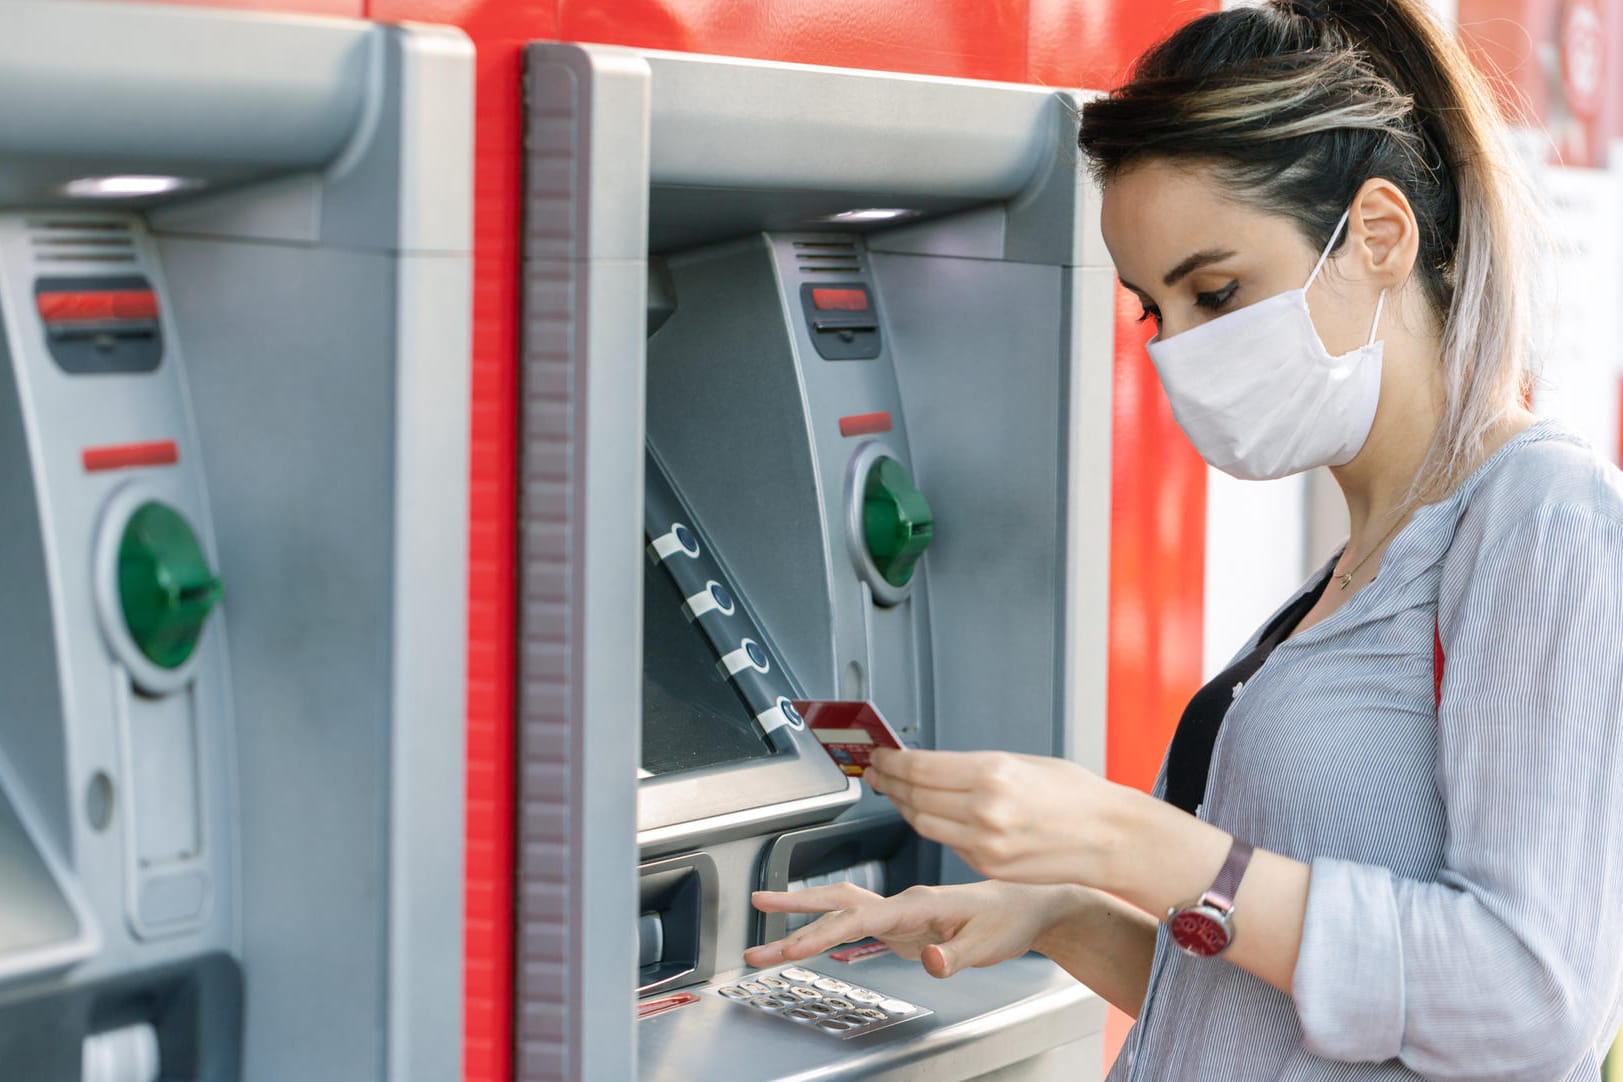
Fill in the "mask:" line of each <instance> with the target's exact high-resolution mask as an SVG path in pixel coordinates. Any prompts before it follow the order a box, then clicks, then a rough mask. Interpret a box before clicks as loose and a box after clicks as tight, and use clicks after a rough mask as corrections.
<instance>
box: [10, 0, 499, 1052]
mask: <svg viewBox="0 0 1623 1082" xmlns="http://www.w3.org/2000/svg"><path fill="white" fill-rule="evenodd" d="M472 60H473V58H472V49H471V47H470V45H469V43H468V41H467V40H466V38H464V37H463V36H462V35H461V34H460V32H457V31H451V30H444V29H434V28H421V27H418V28H399V27H385V26H379V25H373V24H368V23H363V22H358V21H341V20H330V19H309V18H289V17H279V16H267V15H250V14H244V13H221V12H212V11H205V10H199V9H195V8H162V7H148V6H145V5H138V4H126V3H114V4H97V3H78V2H72V3H70V2H61V3H33V2H29V0H19V2H11V3H5V4H0V508H3V509H4V511H3V514H4V521H5V528H4V529H3V530H0V597H3V598H4V599H5V601H4V611H5V618H4V619H3V620H0V1078H4V1079H6V1080H8V1082H80V1080H82V1082H154V1080H156V1079H158V1078H160V1077H161V1078H163V1079H166V1080H186V1082H201V1080H208V1082H236V1080H239V1079H241V1080H255V1082H287V1080H292V1079H298V1080H300V1082H321V1080H338V1082H360V1080H370V1079H383V1078H388V1079H421V1080H423V1082H430V1080H432V1082H444V1080H446V1079H453V1078H457V1077H459V1075H460V1071H461V965H462V942H461V940H462V936H461V930H462V914H461V890H462V882H461V875H460V874H459V872H460V868H461V863H462V841H461V826H462V807H463V782H462V763H463V739H464V732H463V721H462V719H463V710H464V678H463V667H464V661H463V658H464V649H465V644H464V636H465V632H464V627H465V616H464V613H465V608H466V600H465V598H466V576H467V556H466V551H465V550H466V541H465V534H466V522H467V511H466V506H467V445H468V433H467V426H468V416H469V398H468V337H469V327H468V310H469V295H470V291H471V269H470V262H471V257H470V251H471V244H470V234H471V230H470V219H471V211H470V205H471V191H470V189H471V179H470V175H471V131H472V113H473V109H472V97H473V92H472V87H473V62H472Z"/></svg>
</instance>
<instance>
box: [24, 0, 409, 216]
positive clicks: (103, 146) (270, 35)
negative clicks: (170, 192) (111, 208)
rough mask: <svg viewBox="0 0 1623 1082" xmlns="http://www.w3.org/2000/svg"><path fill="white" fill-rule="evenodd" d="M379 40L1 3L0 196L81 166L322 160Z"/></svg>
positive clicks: (210, 166) (191, 14) (355, 115)
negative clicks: (0, 166) (90, 74)
mask: <svg viewBox="0 0 1623 1082" xmlns="http://www.w3.org/2000/svg"><path fill="white" fill-rule="evenodd" d="M381 36H382V32H381V31H380V30H378V29H377V28H376V27H371V26H368V25H367V24H365V23H360V22H346V21H342V20H335V19H325V20H316V19H307V18H298V17H288V16H265V15H251V14H245V13H232V12H218V11H208V10H199V9H189V8H166V7H157V6H148V5H145V4H122V3H90V2H75V3H53V2H40V0H11V2H9V3H5V4H0V155H3V156H4V157H5V158H6V160H7V164H6V168H5V169H4V170H3V171H0V203H6V204H14V203H16V202H18V201H25V202H28V203H30V204H32V205H38V204H40V203H42V202H47V201H49V199H50V198H52V197H53V193H52V192H51V187H52V186H54V185H56V184H60V183H61V182H62V181H64V180H67V179H69V178H72V177H75V176H82V175H87V174H89V175H96V174H105V173H120V174H128V173H179V174H182V175H186V176H194V177H200V178H202V179H216V180H237V179H242V178H244V177H248V176H253V175H263V174H265V173H268V172H272V171H289V170H293V169H300V168H310V167H314V166H317V165H320V164H323V163H325V162H327V161H329V160H331V159H332V158H333V157H334V156H335V155H336V154H338V153H339V151H340V150H341V149H342V148H343V146H344V143H345V141H346V140H347V139H349V138H350V136H351V134H352V133H353V132H354V131H355V129H356V126H357V124H358V123H360V121H361V119H362V116H363V109H364V102H365V100H366V95H367V89H368V88H367V80H368V75H369V72H370V70H371V68H372V66H373V63H374V57H373V54H374V53H375V52H376V50H377V48H378V46H379V42H380V38H381ZM181 53H183V54H184V56H185V57H186V62H185V63H184V64H177V63H175V62H174V58H175V57H176V56H177V55H179V54H181ZM86 71H94V72H95V73H96V78H94V79H86V78H85V77H84V73H85V72H86ZM244 117H252V118H253V122H252V123H245V122H244V120H243V118H244ZM158 118H161V119H162V123H154V120H155V119H158Z"/></svg>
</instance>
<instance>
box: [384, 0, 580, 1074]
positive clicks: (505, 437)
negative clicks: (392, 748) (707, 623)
mask: <svg viewBox="0 0 1623 1082" xmlns="http://www.w3.org/2000/svg"><path fill="white" fill-rule="evenodd" d="M367 14H368V15H369V17H371V18H373V19H376V20H379V21H383V22H397V21H402V20H415V21H418V22H437V23H448V24H451V25H455V26H460V27H462V29H463V30H465V31H466V32H467V33H468V35H469V36H470V37H471V38H472V39H473V40H474V42H475V44H476V46H477V47H478V61H477V64H478V67H477V76H476V78H477V87H476V91H475V93H476V99H475V100H476V108H477V112H478V119H477V123H476V127H475V131H474V170H475V175H474V223H473V228H474V296H473V429H472V431H473V443H472V446H471V448H470V458H471V462H470V469H471V473H472V477H471V487H470V490H469V496H470V507H469V523H468V541H469V548H468V555H469V568H468V571H469V582H468V706H467V710H468V718H467V725H468V744H467V754H468V764H467V788H468V797H467V800H468V803H467V823H466V828H465V831H466V845H467V855H466V858H465V859H466V863H465V869H464V874H465V876H466V879H465V885H464V895H463V905H464V912H465V920H466V928H465V929H464V932H463V941H464V944H465V951H466V955H465V960H464V967H463V999H464V1004H463V1011H464V1023H463V1026H464V1040H465V1046H464V1053H463V1075H464V1077H465V1078H466V1079H468V1080H469V1082H473V1080H479V1082H497V1080H506V1079H509V1078H511V1077H512V1050H513V1030H512V1014H513V1002H512V1000H513V995H512V985H513V972H512V957H513V904H512V895H513V825H512V824H513V779H514V774H515V769H516V765H515V760H514V735H513V709H514V699H513V687H514V667H513V665H514V663H513V657H514V653H513V651H514V620H515V616H514V591H515V585H514V584H515V571H514V558H515V552H514V545H515V536H514V529H515V527H514V523H515V521H516V508H515V500H516V497H517V467H518V447H517V442H516V432H517V424H518V412H517V411H518V364H517V360H518V327H519V310H518V290H519V283H518V268H519V258H520V252H519V240H520V235H519V228H520V211H521V208H522V206H523V202H522V195H521V183H522V180H523V169H522V166H523V159H522V156H521V154H520V147H521V146H522V126H521V122H522V118H521V101H520V97H519V86H520V80H521V77H522V74H523V72H522V53H521V47H522V45H523V44H524V43H525V42H527V41H531V40H535V39H543V38H550V37H555V36H556V24H555V22H554V16H555V11H554V7H553V5H552V4H550V3H543V2H540V0H525V2H515V0H372V3H371V6H370V8H369V10H368V12H367Z"/></svg>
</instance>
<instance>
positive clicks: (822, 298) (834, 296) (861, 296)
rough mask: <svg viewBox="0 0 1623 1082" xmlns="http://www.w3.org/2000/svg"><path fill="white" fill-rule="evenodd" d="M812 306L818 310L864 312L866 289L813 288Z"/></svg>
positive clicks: (865, 307) (866, 305)
mask: <svg viewBox="0 0 1623 1082" xmlns="http://www.w3.org/2000/svg"><path fill="white" fill-rule="evenodd" d="M811 293H812V307H813V308H816V309H817V310H818V311H819V312H866V311H867V310H868V291H867V290H866V289H814V290H812V291H811Z"/></svg>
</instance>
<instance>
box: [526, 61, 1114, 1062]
mask: <svg viewBox="0 0 1623 1082" xmlns="http://www.w3.org/2000/svg"><path fill="white" fill-rule="evenodd" d="M526 88H527V95H528V122H527V123H528V131H527V154H528V162H527V214H526V222H525V297H524V302H525V340H524V357H523V377H522V378H523V403H524V404H523V412H522V426H523V431H522V435H523V455H522V466H521V471H522V484H523V489H522V501H521V521H522V528H523V540H522V575H521V583H520V589H521V597H520V611H521V621H522V624H521V652H520V667H521V669H520V690H519V696H520V733H521V735H520V741H521V745H520V746H521V752H522V761H523V770H522V776H521V778H520V781H519V800H520V817H519V830H520V843H521V844H520V858H519V859H520V862H519V869H518V872H519V876H520V883H519V893H518V898H519V944H520V948H519V949H520V956H519V958H518V983H517V988H518V996H519V1013H518V1019H519V1025H518V1034H517V1041H518V1048H517V1053H518V1055H517V1059H516V1062H517V1063H518V1064H519V1070H520V1076H521V1077H522V1078H524V1079H527V1080H528V1079H552V1078H621V1077H641V1078H645V1079H670V1080H677V1079H709V1078H723V1077H725V1078H728V1079H737V1080H740V1082H744V1080H756V1079H759V1080H765V1079H789V1078H806V1079H809V1078H814V1077H815V1078H818V1079H838V1078H904V1077H905V1078H919V1077H925V1076H926V1075H927V1076H928V1077H930V1078H931V1079H933V1080H938V1082H948V1080H951V1079H968V1078H993V1077H995V1078H1001V1079H1029V1080H1036V1079H1061V1078H1063V1079H1066V1080H1076V1079H1086V1078H1091V1077H1097V1076H1098V1073H1099V1071H1100V1069H1101V1066H1102V1062H1101V1061H1102V1050H1101V1038H1100V1036H1099V1034H1100V1030H1101V1028H1102V1025H1103V1016H1104V1005H1103V1003H1102V1002H1101V1001H1100V1000H1099V999H1098V998H1097V997H1096V996H1094V995H1092V994H1091V993H1090V992H1088V991H1087V990H1086V989H1085V988H1083V987H1081V986H1080V985H1078V984H1077V983H1076V982H1074V981H1073V980H1072V979H1071V978H1070V977H1068V976H1067V975H1066V974H1064V973H1063V972H1062V971H1060V970H1059V969H1058V968H1057V967H1056V966H1054V965H1053V964H1052V963H1050V962H1048V961H1047V960H1046V959H1042V958H1039V957H1037V956H1030V957H1027V958H1024V959H1019V960H1016V961H1014V962H1011V963H1008V964H1005V965H1003V966H999V967H995V968H992V969H988V970H977V971H971V972H967V973H964V974H961V975H959V976H956V977H953V978H952V979H950V980H948V981H935V980H933V979H932V978H930V977H929V976H927V975H926V974H925V973H924V972H923V970H922V969H921V968H920V967H919V966H918V965H917V964H916V963H911V962H904V961H902V960H901V959H898V958H895V957H890V956H881V957H877V958H870V959H867V960H864V961H861V962H852V963H842V962H839V961H835V960H832V959H829V958H827V957H820V958H817V959H814V960H812V961H811V962H808V963H806V966H807V967H808V968H810V969H813V970H816V971H820V972H823V973H830V974H836V975H838V976H840V977H845V978H847V979H848V980H849V981H850V982H853V983H859V984H861V985H863V986H866V987H868V988H871V989H874V990H876V991H878V992H880V993H882V994H883V995H885V996H887V997H892V998H893V999H896V1000H902V1001H906V1002H909V1003H911V1004H914V1005H917V1006H920V1007H924V1008H927V1009H928V1010H929V1011H931V1012H932V1013H930V1014H929V1015H927V1016H924V1015H921V1016H919V1017H916V1018H914V1019H913V1020H911V1021H908V1022H904V1023H902V1024H898V1025H894V1026H891V1027H889V1028H887V1029H884V1030H882V1031H880V1032H877V1033H873V1034H871V1035H864V1036H862V1037H859V1038H857V1039H855V1040H849V1041H847V1040H842V1039H840V1038H839V1037H838V1036H836V1035H832V1034H830V1033H826V1032H822V1031H820V1030H819V1029H818V1027H817V1026H815V1025H811V1026H808V1025H795V1024H792V1023H790V1022H787V1021H785V1020H783V1019H779V1018H772V1017H767V1016H766V1015H765V1014H764V1013H763V1012H760V1011H755V1010H752V1009H750V1008H748V1007H745V1006H741V1005H739V1004H735V1003H732V1002H729V1001H728V1000H727V999H725V998H723V997H722V996H720V995H719V994H717V989H718V988H719V987H720V986H722V985H724V984H727V983H729V982H730V981H731V980H734V979H737V978H739V977H740V976H741V975H742V973H743V971H744V970H743V964H742V960H741V958H740V955H741V953H742V951H743V950H744V949H745V948H746V947H748V946H750V945H752V944H754V943H758V942H761V941H763V940H765V939H770V938H774V937H776V936H778V935H781V934H783V932H784V930H785V924H784V920H783V918H782V917H778V918H764V917H762V916H761V915H759V914H757V913H755V912H754V911H753V909H752V908H751V907H750V904H749V896H750V892H751V891H752V890H754V889H757V888H761V887H766V888H774V889H783V888H784V887H786V886H796V885H803V884H807V883H814V882H832V881H836V880H840V879H851V880H854V881H856V882H858V883H860V884H862V885H864V886H867V887H870V888H871V889H874V890H877V891H880V892H881V893H887V894H889V893H894V892H896V891H899V890H901V889H904V888H905V887H907V886H908V885H910V884H913V883H939V882H952V881H959V880H963V879H966V878H970V877H972V874H973V873H971V872H970V871H969V869H967V868H966V867H965V866H963V865H962V863H961V862H960V861H959V860H958V859H957V858H956V857H955V856H953V855H952V854H951V853H950V852H944V851H942V850H941V849H940V848H938V847H936V846H933V845H929V844H922V843H921V842H920V841H919V839H917V838H916V837H915V836H914V835H912V833H911V831H910V830H909V829H908V828H907V827H906V826H905V824H904V823H902V821H901V820H900V819H899V818H898V817H897V815H896V813H895V812H894V810H893V809H892V808H891V806H890V805H889V803H888V802H887V801H885V800H883V799H882V798H879V797H877V796H874V795H872V794H864V791H863V789H862V788H861V787H860V786H859V785H858V784H857V783H855V782H854V781H848V780H847V779H846V778H845V776H844V775H843V774H841V773H840V771H839V770H838V769H837V768H836V767H835V766H834V765H833V763H832V762H831V761H830V760H829V759H828V758H827V757H826V756H825V755H824V754H823V753H822V751H821V749H820V748H819V747H818V745H817V743H816V742H815V740H814V738H813V737H812V736H811V734H810V733H809V732H807V731H805V730H804V728H803V727H802V726H801V724H800V721H799V719H798V718H797V717H796V716H795V714H794V712H793V710H792V709H786V708H785V704H786V703H787V702H789V701H790V700H794V699H799V698H813V699H823V698H844V699H871V700H873V701H874V702H876V703H877V704H878V705H879V707H880V708H881V710H882V711H883V712H884V713H885V714H886V716H887V717H888V718H889V719H890V720H891V722H892V723H893V724H894V725H895V726H897V728H898V729H900V731H901V732H902V734H903V736H904V737H905V738H906V739H907V740H908V741H909V742H911V743H912V744H914V745H915V746H919V747H933V748H956V749H979V748H1003V749H1009V750H1013V751H1020V752H1030V753H1038V754H1055V755H1064V756H1069V757H1072V758H1075V759H1077V760H1079V761H1081V762H1084V763H1087V764H1089V765H1091V766H1093V767H1094V768H1096V769H1097V768H1099V767H1101V765H1102V760H1103V742H1104V707H1105V698H1104V672H1105V612H1106V608H1105V600H1106V584H1107V569H1106V566H1105V553H1106V551H1107V531H1108V517H1109V516H1108V494H1109V465H1108V454H1109V423H1110V409H1109V372H1110V364H1109V360H1110V355H1111V326H1112V299H1113V281H1114V279H1113V275H1112V273H1111V271H1110V269H1109V263H1108V260H1107V258H1106V256H1105V254H1104V250H1103V246H1102V243H1101V242H1100V239H1099V237H1098V234H1097V227H1096V224H1095V220H1096V210H1095V208H1094V206H1093V205H1092V201H1091V198H1090V195H1089V193H1090V190H1091V189H1090V188H1089V187H1088V185H1087V183H1086V180H1085V178H1084V177H1083V175H1082V174H1081V171H1080V169H1079V166H1078V162H1077V159H1076V154H1075V151H1074V139H1075V121H1074V119H1073V111H1074V107H1075V99H1074V98H1072V97H1071V96H1069V95H1066V94H1058V93H1053V92H1051V91H1047V90H1043V89H1041V88H1035V87H1023V86H1011V85H1001V84H989V83H973V82H967V81H957V80H943V79H930V78H916V77H907V76H894V75H879V74H872V73H864V72H852V71H842V70H836V69H827V68H810V67H800V66H792V65H781V64H767V63H761V62H755V61H745V60H731V59H721V58H714V57H697V56H685V55H674V54H661V53H652V52H636V51H630V50H624V49H614V48H603V47H595V46H573V45H537V46H534V47H532V48H531V50H530V54H529V63H528V76H527V83H526ZM682 992H686V993H691V995H690V996H680V997H679V998H677V999H672V1000H669V1002H670V1003H672V1004H680V1005H673V1006H672V1008H671V1009H669V1010H666V1011H663V1012H661V1013H658V1014H655V1015H652V1016H650V1017H647V1018H645V1019H643V1020H641V1021H638V1020H637V1017H636V1013H635V1012H634V1011H633V1009H632V1001H633V999H637V1001H638V1002H639V1003H640V1004H642V1005H643V1006H647V1005H648V1004H650V1003H652V1002H654V1001H655V999H656V997H657V998H659V999H662V1000H663V999H665V998H666V997H670V996H672V995H673V994H674V993H682ZM684 1001H686V1002H684Z"/></svg>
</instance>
